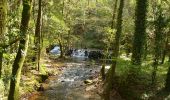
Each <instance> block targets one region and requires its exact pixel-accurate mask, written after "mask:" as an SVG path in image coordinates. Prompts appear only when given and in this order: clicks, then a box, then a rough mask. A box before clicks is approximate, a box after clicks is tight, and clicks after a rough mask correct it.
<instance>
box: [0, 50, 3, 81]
mask: <svg viewBox="0 0 170 100" xmlns="http://www.w3.org/2000/svg"><path fill="white" fill-rule="evenodd" d="M2 61H3V51H1V52H0V79H1V76H2Z"/></svg>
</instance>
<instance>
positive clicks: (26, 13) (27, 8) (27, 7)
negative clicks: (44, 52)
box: [8, 0, 32, 100]
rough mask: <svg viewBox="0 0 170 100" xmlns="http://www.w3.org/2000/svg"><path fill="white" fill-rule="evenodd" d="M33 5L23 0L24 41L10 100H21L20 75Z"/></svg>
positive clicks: (15, 62)
mask: <svg viewBox="0 0 170 100" xmlns="http://www.w3.org/2000/svg"><path fill="white" fill-rule="evenodd" d="M31 3H32V0H23V11H22V20H21V26H20V35H21V37H22V39H21V40H20V43H19V48H18V52H17V55H16V58H15V60H14V64H13V68H12V78H11V83H10V91H9V95H8V100H19V84H20V75H21V70H22V67H23V63H24V60H25V57H26V54H27V49H28V42H29V34H28V33H27V30H28V25H29V20H30V14H31Z"/></svg>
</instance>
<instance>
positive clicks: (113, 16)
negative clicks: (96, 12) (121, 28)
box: [111, 0, 118, 29]
mask: <svg viewBox="0 0 170 100" xmlns="http://www.w3.org/2000/svg"><path fill="white" fill-rule="evenodd" d="M117 3H118V0H116V1H115V4H114V9H113V15H112V23H111V29H113V28H114V26H115V23H116V20H115V16H116V12H117Z"/></svg>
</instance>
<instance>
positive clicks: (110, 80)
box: [104, 0, 124, 100]
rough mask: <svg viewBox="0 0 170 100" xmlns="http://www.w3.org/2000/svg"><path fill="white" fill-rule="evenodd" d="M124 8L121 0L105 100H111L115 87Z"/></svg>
mask: <svg viewBox="0 0 170 100" xmlns="http://www.w3.org/2000/svg"><path fill="white" fill-rule="evenodd" d="M123 8H124V0H120V5H119V11H118V16H117V25H116V29H117V31H116V36H115V48H114V60H113V62H112V66H111V68H110V70H109V72H108V76H107V79H106V88H105V90H104V94H105V97H104V99H105V100H109V99H110V98H109V97H110V91H111V90H112V89H113V85H114V77H115V69H116V64H117V58H118V55H119V46H120V37H121V33H122V17H123Z"/></svg>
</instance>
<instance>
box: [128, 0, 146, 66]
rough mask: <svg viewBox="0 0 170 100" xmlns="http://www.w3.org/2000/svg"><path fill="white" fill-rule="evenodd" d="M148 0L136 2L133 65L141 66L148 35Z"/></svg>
mask: <svg viewBox="0 0 170 100" xmlns="http://www.w3.org/2000/svg"><path fill="white" fill-rule="evenodd" d="M146 13H147V0H137V1H136V11H135V14H136V15H135V16H136V19H135V33H134V40H133V51H132V59H131V60H132V64H134V65H141V60H142V55H143V47H144V43H145V33H146Z"/></svg>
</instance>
